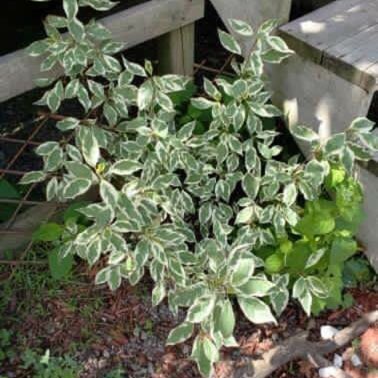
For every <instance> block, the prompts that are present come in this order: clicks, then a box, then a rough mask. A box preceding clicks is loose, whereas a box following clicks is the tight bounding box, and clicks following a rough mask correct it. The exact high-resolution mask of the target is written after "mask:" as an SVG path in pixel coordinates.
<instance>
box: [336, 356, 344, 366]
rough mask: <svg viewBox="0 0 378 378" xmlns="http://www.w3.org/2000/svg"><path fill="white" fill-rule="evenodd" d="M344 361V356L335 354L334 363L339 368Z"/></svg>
mask: <svg viewBox="0 0 378 378" xmlns="http://www.w3.org/2000/svg"><path fill="white" fill-rule="evenodd" d="M343 363H344V361H343V358H342V357H341V356H340V355H339V354H335V355H334V357H333V364H334V365H335V366H336V367H338V368H342V367H343Z"/></svg>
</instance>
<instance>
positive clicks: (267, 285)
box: [237, 277, 275, 297]
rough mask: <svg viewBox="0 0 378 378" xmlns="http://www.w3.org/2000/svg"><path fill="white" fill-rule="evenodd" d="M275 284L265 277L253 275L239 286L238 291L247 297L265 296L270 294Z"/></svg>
mask: <svg viewBox="0 0 378 378" xmlns="http://www.w3.org/2000/svg"><path fill="white" fill-rule="evenodd" d="M274 286H275V285H274V284H273V283H272V282H270V281H268V280H267V279H265V278H260V277H252V278H251V279H249V281H248V282H246V283H245V284H244V285H242V286H239V287H238V288H237V291H238V293H240V294H241V295H242V296H245V297H265V296H266V295H268V294H270V292H271V290H272V289H273V288H274Z"/></svg>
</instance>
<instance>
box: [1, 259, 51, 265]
mask: <svg viewBox="0 0 378 378" xmlns="http://www.w3.org/2000/svg"><path fill="white" fill-rule="evenodd" d="M46 264H47V260H44V261H27V260H0V265H46Z"/></svg>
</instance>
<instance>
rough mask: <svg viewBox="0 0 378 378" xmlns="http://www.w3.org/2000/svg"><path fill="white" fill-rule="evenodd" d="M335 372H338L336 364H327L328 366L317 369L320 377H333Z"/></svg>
mask: <svg viewBox="0 0 378 378" xmlns="http://www.w3.org/2000/svg"><path fill="white" fill-rule="evenodd" d="M337 373H338V369H337V367H336V366H328V367H325V368H321V369H319V377H320V378H330V377H334V376H336V374H337Z"/></svg>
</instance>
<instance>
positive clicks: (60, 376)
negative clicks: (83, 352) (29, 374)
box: [21, 349, 82, 378]
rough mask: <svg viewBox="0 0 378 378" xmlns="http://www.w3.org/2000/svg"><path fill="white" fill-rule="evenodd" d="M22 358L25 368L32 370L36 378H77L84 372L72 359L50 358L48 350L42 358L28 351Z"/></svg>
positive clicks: (32, 351) (64, 357) (65, 357)
mask: <svg viewBox="0 0 378 378" xmlns="http://www.w3.org/2000/svg"><path fill="white" fill-rule="evenodd" d="M21 358H22V360H23V368H24V369H27V370H32V371H33V377H34V378H77V377H79V376H80V372H81V370H82V369H81V367H80V366H79V364H78V363H77V362H76V361H74V360H73V359H72V358H71V357H69V356H63V357H53V356H50V351H49V350H48V349H47V350H46V352H45V353H44V354H43V355H42V356H41V355H40V354H39V353H38V352H36V351H34V350H31V349H27V350H26V351H25V352H24V353H23V354H22V355H21Z"/></svg>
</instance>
